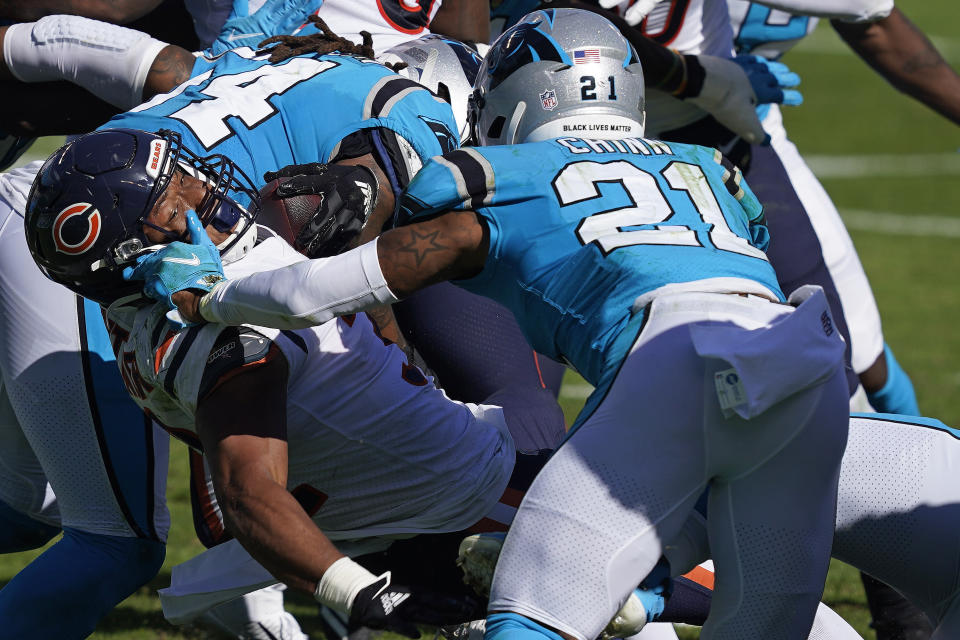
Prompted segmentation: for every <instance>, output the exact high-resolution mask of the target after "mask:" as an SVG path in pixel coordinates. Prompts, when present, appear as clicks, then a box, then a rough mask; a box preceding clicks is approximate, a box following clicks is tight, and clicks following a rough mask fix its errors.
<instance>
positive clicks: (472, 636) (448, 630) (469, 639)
mask: <svg viewBox="0 0 960 640" xmlns="http://www.w3.org/2000/svg"><path fill="white" fill-rule="evenodd" d="M486 630H487V621H486V620H473V621H471V622H464V623H463V624H455V625H449V626H446V627H440V628H439V629H438V630H437V634H438V636H440V637H442V638H444V640H483V634H484V632H485V631H486Z"/></svg>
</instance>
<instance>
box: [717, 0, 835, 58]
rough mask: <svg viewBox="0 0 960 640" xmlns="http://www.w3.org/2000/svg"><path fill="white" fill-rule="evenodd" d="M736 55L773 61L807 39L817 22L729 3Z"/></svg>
mask: <svg viewBox="0 0 960 640" xmlns="http://www.w3.org/2000/svg"><path fill="white" fill-rule="evenodd" d="M727 8H728V9H729V12H730V22H731V23H732V26H733V32H734V33H735V34H736V35H735V37H734V46H735V48H736V50H737V53H752V54H755V55H759V56H763V57H764V58H769V59H771V60H776V59H778V58H779V57H780V56H782V55H783V54H784V53H785V52H786V51H787V50H788V49H790V48H791V47H793V46H794V45H795V44H797V43H798V42H800V40H802V39H803V38H804V37H806V36H807V35H809V34H810V33H811V32H812V31H813V29H814V27H816V26H817V18H814V17H811V16H799V15H793V14H790V13H787V12H785V11H781V10H779V9H771V8H770V7H765V6H763V5H761V4H757V3H755V2H746V1H745V0H729V1H728V3H727Z"/></svg>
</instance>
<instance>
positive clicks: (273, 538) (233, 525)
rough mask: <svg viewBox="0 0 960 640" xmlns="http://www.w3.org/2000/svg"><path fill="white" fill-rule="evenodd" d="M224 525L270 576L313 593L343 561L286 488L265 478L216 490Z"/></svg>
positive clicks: (257, 478)
mask: <svg viewBox="0 0 960 640" xmlns="http://www.w3.org/2000/svg"><path fill="white" fill-rule="evenodd" d="M217 492H218V495H219V494H220V493H221V492H223V493H224V500H223V501H222V509H223V516H224V524H225V525H226V528H227V531H229V532H230V533H231V534H232V535H233V536H234V537H236V539H237V540H238V541H239V542H240V544H242V545H243V547H244V548H245V549H246V550H247V551H248V552H249V553H250V555H251V556H253V557H254V558H255V559H256V560H257V562H259V563H260V564H262V565H263V566H264V568H266V569H267V571H269V572H270V573H271V574H272V575H273V576H274V577H276V578H277V579H278V580H280V581H281V582H283V583H284V584H286V585H287V586H289V587H290V588H293V589H297V590H298V591H303V592H305V593H309V594H310V595H313V593H314V591H315V590H316V587H317V583H318V582H319V581H320V579H321V577H322V576H323V573H324V572H325V571H326V570H327V569H328V568H329V567H330V565H331V564H333V563H334V562H336V561H337V560H339V559H340V558H342V557H343V554H341V553H340V552H339V551H337V548H336V547H335V546H334V545H333V543H332V542H330V540H329V539H328V538H327V537H326V536H325V535H323V532H321V531H320V529H318V528H317V526H316V524H314V522H313V521H312V520H311V519H310V518H309V517H308V516H307V514H306V512H304V510H303V508H302V507H301V506H300V504H299V503H298V502H297V501H296V500H295V499H294V498H293V496H292V495H291V494H290V492H288V491H287V490H286V489H285V488H284V487H282V486H280V485H279V484H277V483H276V482H273V481H272V480H270V479H269V478H266V477H262V476H261V477H256V476H254V477H250V478H246V479H244V481H243V482H242V483H241V484H231V483H229V482H228V483H227V484H226V486H223V485H220V486H217Z"/></svg>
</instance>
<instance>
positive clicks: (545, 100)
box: [540, 89, 558, 111]
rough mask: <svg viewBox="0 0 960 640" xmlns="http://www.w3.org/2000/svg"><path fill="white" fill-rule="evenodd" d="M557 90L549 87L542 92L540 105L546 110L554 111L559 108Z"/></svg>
mask: <svg viewBox="0 0 960 640" xmlns="http://www.w3.org/2000/svg"><path fill="white" fill-rule="evenodd" d="M557 104H558V103H557V92H556V91H554V90H553V89H547V90H546V91H544V92H543V93H541V94H540V106H541V107H543V109H544V111H553V110H554V109H556V108H557Z"/></svg>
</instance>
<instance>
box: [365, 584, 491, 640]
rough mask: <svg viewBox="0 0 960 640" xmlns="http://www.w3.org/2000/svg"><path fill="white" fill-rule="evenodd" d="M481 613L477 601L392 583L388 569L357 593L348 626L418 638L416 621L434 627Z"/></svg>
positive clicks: (459, 621) (472, 618) (481, 608)
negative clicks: (386, 630) (387, 631)
mask: <svg viewBox="0 0 960 640" xmlns="http://www.w3.org/2000/svg"><path fill="white" fill-rule="evenodd" d="M483 616H484V609H483V606H482V605H481V603H480V601H479V600H476V599H473V598H470V597H469V596H463V597H454V596H449V595H446V594H442V593H437V592H434V591H428V590H424V589H419V588H418V589H413V588H411V587H405V586H401V585H398V584H392V583H391V581H390V572H389V571H387V572H386V573H384V574H383V575H381V576H380V577H379V578H378V579H377V581H376V582H374V583H373V584H371V585H369V586H367V587H364V588H363V589H362V590H361V591H360V593H358V594H357V597H356V598H355V599H354V601H353V606H352V607H351V608H350V626H351V627H355V626H363V627H369V628H371V629H388V630H390V631H395V632H396V633H400V634H403V635H405V636H407V637H409V638H419V637H420V631H419V630H418V629H417V624H427V625H431V626H434V627H437V626H442V625H450V624H460V623H462V622H467V621H469V620H475V619H477V618H481V617H483Z"/></svg>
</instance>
